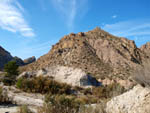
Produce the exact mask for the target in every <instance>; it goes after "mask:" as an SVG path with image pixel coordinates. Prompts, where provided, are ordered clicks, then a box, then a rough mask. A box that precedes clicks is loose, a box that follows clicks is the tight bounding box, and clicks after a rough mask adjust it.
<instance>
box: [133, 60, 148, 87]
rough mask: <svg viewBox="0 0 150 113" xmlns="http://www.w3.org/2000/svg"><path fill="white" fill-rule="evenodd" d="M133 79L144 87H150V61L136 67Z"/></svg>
mask: <svg viewBox="0 0 150 113" xmlns="http://www.w3.org/2000/svg"><path fill="white" fill-rule="evenodd" d="M133 79H134V80H135V81H136V82H137V83H139V84H140V85H142V86H143V87H150V61H147V62H146V63H144V66H143V67H138V68H137V69H135V71H134V74H133Z"/></svg>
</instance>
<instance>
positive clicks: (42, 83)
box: [16, 76, 72, 95]
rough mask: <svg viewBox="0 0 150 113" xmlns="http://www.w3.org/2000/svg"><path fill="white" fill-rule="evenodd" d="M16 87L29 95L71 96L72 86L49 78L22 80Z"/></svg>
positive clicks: (19, 80)
mask: <svg viewBox="0 0 150 113" xmlns="http://www.w3.org/2000/svg"><path fill="white" fill-rule="evenodd" d="M16 87H17V88H19V89H21V90H23V91H25V92H28V93H41V94H46V93H50V94H67V95H68V94H71V91H72V90H71V86H70V85H67V84H65V83H59V82H56V81H55V80H53V79H52V78H48V77H42V76H39V77H34V78H31V79H27V78H20V79H18V81H17V82H16Z"/></svg>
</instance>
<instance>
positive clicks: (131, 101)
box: [106, 85, 150, 113]
mask: <svg viewBox="0 0 150 113" xmlns="http://www.w3.org/2000/svg"><path fill="white" fill-rule="evenodd" d="M106 111H107V113H150V89H149V88H143V87H142V86H140V85H137V86H135V87H134V88H133V89H132V90H130V91H128V92H126V93H124V94H122V95H120V96H117V97H114V98H113V99H111V100H110V101H109V102H107V106H106Z"/></svg>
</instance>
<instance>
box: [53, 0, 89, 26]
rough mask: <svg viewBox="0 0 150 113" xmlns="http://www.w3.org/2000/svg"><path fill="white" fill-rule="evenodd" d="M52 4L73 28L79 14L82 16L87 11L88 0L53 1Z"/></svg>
mask: <svg viewBox="0 0 150 113" xmlns="http://www.w3.org/2000/svg"><path fill="white" fill-rule="evenodd" d="M52 2H53V5H54V7H55V8H56V9H57V10H58V11H59V12H60V13H61V14H62V15H63V16H64V17H65V19H66V22H67V26H68V27H69V28H72V27H73V26H74V21H75V19H76V16H78V13H79V14H81V13H82V12H83V11H84V10H86V8H85V7H86V6H87V3H88V0H52ZM81 8H82V9H81ZM79 11H80V12H79Z"/></svg>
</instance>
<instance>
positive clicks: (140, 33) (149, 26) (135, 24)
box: [102, 19, 150, 45]
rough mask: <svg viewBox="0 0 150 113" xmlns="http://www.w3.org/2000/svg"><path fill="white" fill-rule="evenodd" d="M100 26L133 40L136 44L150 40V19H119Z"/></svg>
mask: <svg viewBox="0 0 150 113" xmlns="http://www.w3.org/2000/svg"><path fill="white" fill-rule="evenodd" d="M102 28H103V29H104V30H106V31H108V32H110V33H112V34H113V35H116V36H120V37H127V38H130V39H132V40H135V42H137V44H138V45H141V44H143V43H145V42H147V41H150V38H148V37H150V21H149V20H147V19H141V20H129V21H121V22H117V23H114V24H106V25H104V26H103V27H102Z"/></svg>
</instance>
